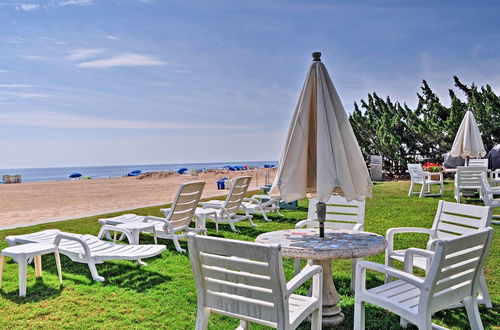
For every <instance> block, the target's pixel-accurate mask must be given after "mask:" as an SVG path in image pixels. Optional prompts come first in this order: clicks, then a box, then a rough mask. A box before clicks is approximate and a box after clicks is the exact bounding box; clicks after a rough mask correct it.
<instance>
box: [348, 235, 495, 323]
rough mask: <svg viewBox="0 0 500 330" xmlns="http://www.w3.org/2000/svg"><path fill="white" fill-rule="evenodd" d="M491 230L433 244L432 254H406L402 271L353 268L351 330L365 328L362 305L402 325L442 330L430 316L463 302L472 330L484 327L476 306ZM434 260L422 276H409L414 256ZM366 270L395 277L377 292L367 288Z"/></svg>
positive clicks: (369, 266) (375, 266)
mask: <svg viewBox="0 0 500 330" xmlns="http://www.w3.org/2000/svg"><path fill="white" fill-rule="evenodd" d="M492 236H493V229H492V228H487V229H482V230H480V231H478V232H476V233H474V234H470V235H464V236H460V237H458V238H455V239H450V240H447V241H439V242H437V244H436V245H437V246H436V250H435V252H434V253H433V252H430V251H427V250H422V249H408V250H407V251H406V263H405V268H404V269H405V271H401V270H398V269H395V268H392V267H389V266H386V265H381V264H377V263H374V262H369V261H360V262H359V263H358V265H357V268H356V272H357V280H356V294H355V298H354V329H355V330H361V329H364V328H365V306H364V305H365V303H370V304H374V305H378V306H381V307H383V308H385V309H388V310H389V311H391V312H393V313H396V314H398V315H399V316H401V326H403V327H406V326H407V324H408V323H412V324H415V325H416V326H417V327H418V328H419V329H421V330H423V329H425V330H431V329H432V328H434V327H435V328H438V329H444V328H442V327H438V326H435V325H433V324H432V319H431V318H432V314H433V313H435V312H437V311H440V310H443V309H446V308H449V307H450V306H452V305H455V304H457V303H460V302H463V304H464V305H465V308H466V310H467V316H468V318H469V323H470V326H471V328H472V329H483V324H482V322H481V317H480V315H479V310H478V304H477V297H476V296H477V290H478V288H479V286H480V283H479V282H480V277H481V275H480V274H481V271H480V270H481V269H482V267H483V264H484V261H485V259H486V256H487V255H488V250H489V248H490V245H491V239H492ZM416 256H419V257H424V258H429V259H432V261H431V262H430V265H429V270H428V271H427V275H426V277H425V278H421V277H418V276H415V275H413V271H412V270H413V258H414V257H416ZM366 270H373V271H376V272H380V273H383V274H385V275H386V276H391V277H395V278H398V280H397V281H393V282H390V283H386V284H383V285H380V286H377V287H375V288H371V289H367V288H366Z"/></svg>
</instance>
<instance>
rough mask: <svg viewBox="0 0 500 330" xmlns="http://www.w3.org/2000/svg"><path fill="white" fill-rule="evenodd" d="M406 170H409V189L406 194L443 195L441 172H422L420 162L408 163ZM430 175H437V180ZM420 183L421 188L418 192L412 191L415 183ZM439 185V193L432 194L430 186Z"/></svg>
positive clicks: (421, 195)
mask: <svg viewBox="0 0 500 330" xmlns="http://www.w3.org/2000/svg"><path fill="white" fill-rule="evenodd" d="M408 172H410V190H409V191H408V196H411V195H413V194H419V196H420V197H424V196H443V193H444V187H443V173H441V172H433V173H431V172H424V169H423V167H422V165H421V164H408ZM432 176H439V180H433V179H432ZM417 184H420V185H422V188H421V189H420V191H419V192H417V191H413V189H414V187H415V185H417ZM432 185H439V194H433V193H432V189H431V186H432Z"/></svg>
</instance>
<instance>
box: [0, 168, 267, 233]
mask: <svg viewBox="0 0 500 330" xmlns="http://www.w3.org/2000/svg"><path fill="white" fill-rule="evenodd" d="M266 173H269V175H268V178H269V180H270V182H272V180H273V179H274V176H275V174H276V170H275V169H273V170H270V169H258V170H248V171H240V172H231V171H225V170H211V171H207V172H201V173H199V174H198V175H190V174H185V175H180V174H177V173H171V172H164V173H162V172H159V173H154V174H145V175H143V176H142V177H125V178H109V179H92V180H67V181H50V182H28V183H18V184H1V185H0V201H2V202H1V203H0V228H12V227H16V226H25V225H29V224H36V223H43V222H49V221H55V220H64V219H71V218H79V217H84V216H90V215H97V214H103V213H108V212H113V211H121V210H128V209H134V208H138V207H144V206H153V205H161V204H166V203H170V202H171V201H172V200H173V198H174V195H175V193H176V192H177V189H178V187H179V184H181V183H184V182H189V181H198V180H199V181H205V182H206V185H205V189H204V192H203V198H207V197H213V196H220V195H225V194H226V193H227V190H217V185H216V180H217V179H220V178H222V177H227V178H235V177H237V176H243V175H250V176H252V177H253V179H252V183H251V185H250V190H256V189H259V188H260V187H261V186H263V185H264V184H265V177H266Z"/></svg>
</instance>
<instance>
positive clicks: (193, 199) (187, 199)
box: [167, 181, 205, 228]
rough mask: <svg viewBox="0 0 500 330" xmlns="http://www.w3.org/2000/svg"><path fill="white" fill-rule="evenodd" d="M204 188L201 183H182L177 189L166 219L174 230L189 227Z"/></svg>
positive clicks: (203, 184)
mask: <svg viewBox="0 0 500 330" xmlns="http://www.w3.org/2000/svg"><path fill="white" fill-rule="evenodd" d="M204 187H205V182H202V181H196V182H188V183H184V184H182V185H181V186H180V187H179V189H178V190H177V194H176V196H175V198H174V201H173V203H172V207H171V208H170V213H169V214H168V218H167V220H168V221H170V223H171V224H172V226H173V227H174V228H178V227H182V226H188V225H189V223H190V222H191V220H192V219H193V215H194V212H195V211H196V207H197V206H198V202H199V201H200V198H201V194H202V193H203V188H204Z"/></svg>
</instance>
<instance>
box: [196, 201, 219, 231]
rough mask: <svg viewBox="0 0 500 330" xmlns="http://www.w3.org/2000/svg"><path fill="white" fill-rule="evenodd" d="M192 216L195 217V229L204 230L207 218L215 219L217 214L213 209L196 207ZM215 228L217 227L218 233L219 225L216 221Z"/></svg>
mask: <svg viewBox="0 0 500 330" xmlns="http://www.w3.org/2000/svg"><path fill="white" fill-rule="evenodd" d="M194 216H195V217H196V228H201V229H206V228H207V227H206V223H207V216H213V217H214V218H217V212H216V211H215V210H213V209H204V208H201V207H197V208H196V211H195V213H194ZM215 226H216V227H217V232H219V224H218V223H217V221H215Z"/></svg>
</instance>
